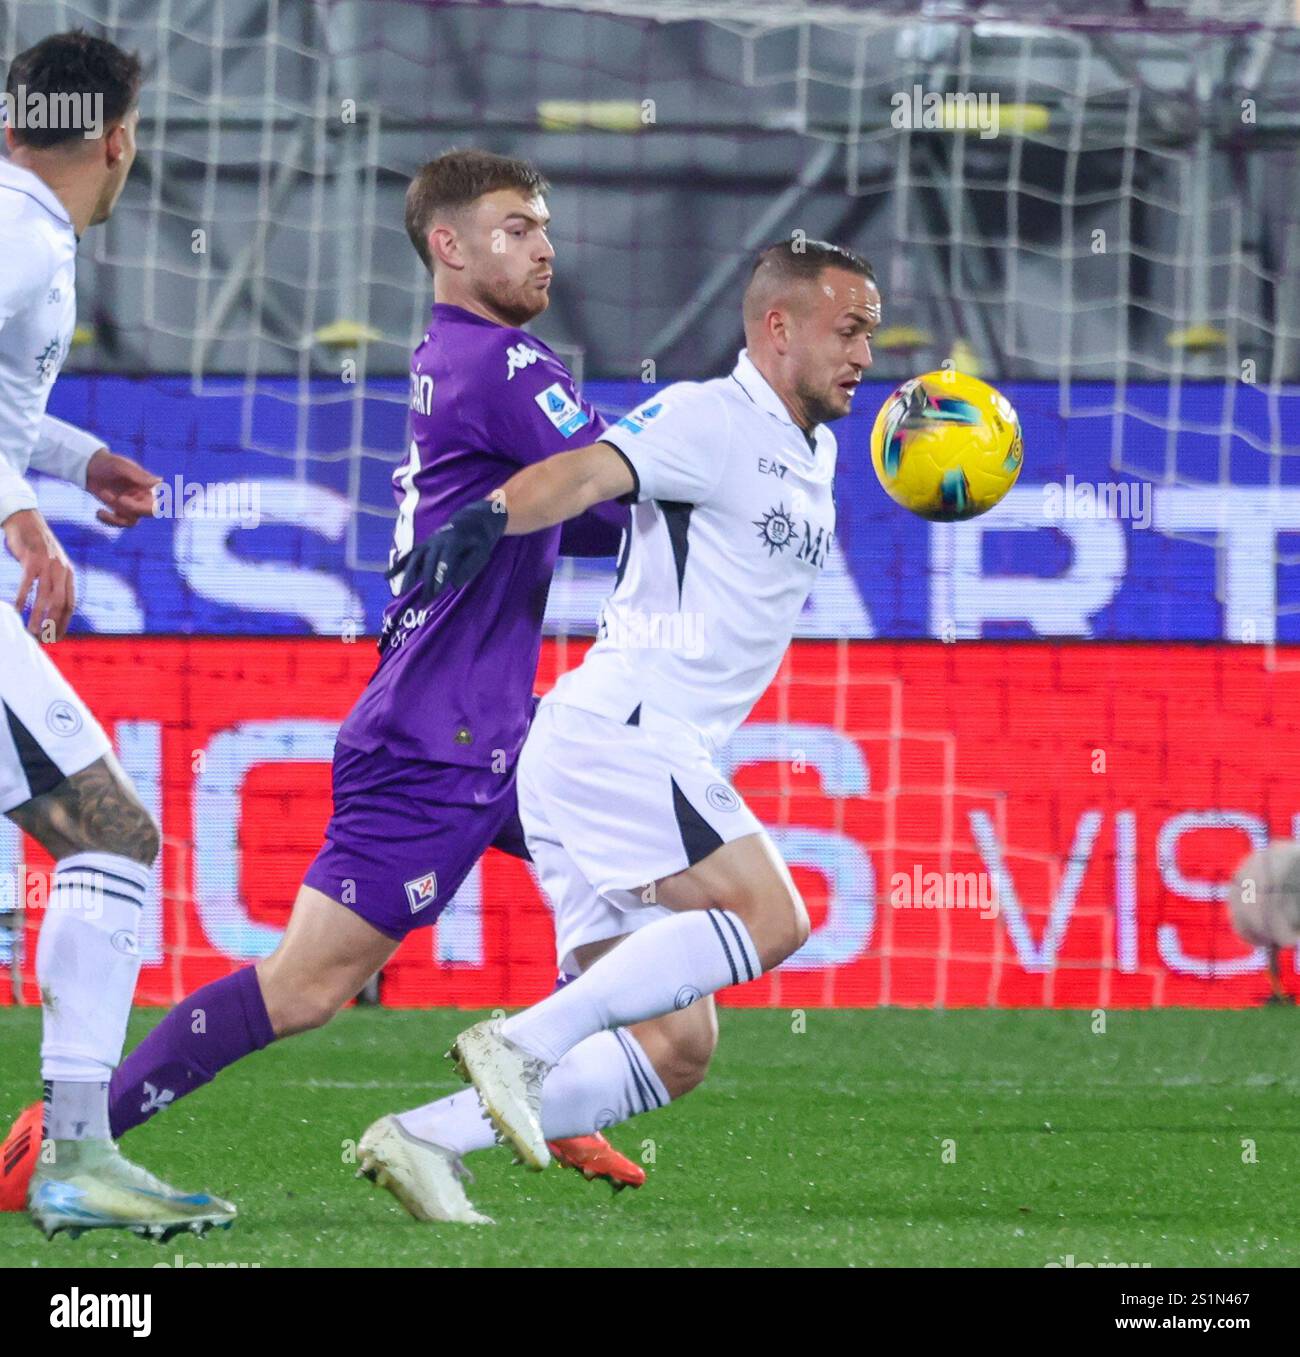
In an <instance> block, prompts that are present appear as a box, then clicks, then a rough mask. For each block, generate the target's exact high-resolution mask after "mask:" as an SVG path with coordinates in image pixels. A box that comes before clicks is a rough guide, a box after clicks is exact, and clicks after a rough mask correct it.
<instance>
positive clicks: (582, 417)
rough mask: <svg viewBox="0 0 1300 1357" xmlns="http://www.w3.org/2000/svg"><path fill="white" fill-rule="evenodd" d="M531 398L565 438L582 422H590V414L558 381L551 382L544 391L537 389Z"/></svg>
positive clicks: (576, 429)
mask: <svg viewBox="0 0 1300 1357" xmlns="http://www.w3.org/2000/svg"><path fill="white" fill-rule="evenodd" d="M533 399H534V400H535V401H536V402H537V404H538V405H540V406H541V407H542V413H543V414H544V415H545V416H546V418H547V419H549V420H550V421H551V423H552V424H554V425H555V427H556V428H557V429H559V431H560V432H561V433H562V434H563V435H564V436H565V438H568V437H569V436H570V435H571V434H575V433H577V432H578V430H579V429H581V428H582V426H583V425H584V424H587V423H589V422H590V419H591V416H590V415H588V414H587V412H586V411H585V410H584V409H583V408H582V407H581V406H580V405H579V404H578V403H577V401H575V400H574V399H573V397H572V396H570V395H569V393H568V392H567V391H565V389H564V388H563V387H562V386H561V385H560V384H559V382H552V383H551V385H550V386H548V387H547V388H546V390H545V391H539V392H538V393H537V394H536V395H535V396H534V397H533Z"/></svg>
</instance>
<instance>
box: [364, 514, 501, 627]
mask: <svg viewBox="0 0 1300 1357" xmlns="http://www.w3.org/2000/svg"><path fill="white" fill-rule="evenodd" d="M507 517H508V516H507V514H506V512H505V509H504V507H497V504H496V502H495V501H493V500H487V499H478V500H475V501H474V502H473V503H472V504H467V505H465V506H464V508H462V509H457V510H456V512H455V513H454V514H452V516H451V517H450V518H449V519H448V520H447V521H446V522H445V523H444V524H443V525H442V527H440V528H439V529H438V530H437V532H435V533H432V534H430V535H429V536H428V537H426V538H425V539H424V541H423V542H421V543H420V544H419V545H418V546H417V547H416V548H415V549H414V550H413V551H412V552H411V553H410V555H408V556H403V557H402V559H401V560H400V561H395V562H394V563H393V565H392V566H391V567H390V568H389V570H388V572H387V576H386V578H388V579H390V580H391V579H392V578H393V576H394V575H402V576H403V578H402V592H403V593H406V592H407V591H408V590H410V589H413V588H414V587H415V585H416V584H417V583H418V584H420V585H421V588H420V594H419V597H418V598H417V599H416V602H417V603H422V602H424V601H425V600H426V599H431V598H436V597H437V596H438V595H439V594H440V593H442V591H443V590H444V589H459V588H460V587H461V586H462V585H464V584H468V583H469V582H470V580H472V579H473V578H474V576H475V575H477V574H478V572H479V571H480V570H482V569H483V567H484V566H485V565H486V564H487V562H488V557H489V556H491V555H492V552H493V549H494V548H495V547H496V544H497V542H498V541H499V540H500V538H501V536H502V535H503V534H504V533H505V530H506V520H507Z"/></svg>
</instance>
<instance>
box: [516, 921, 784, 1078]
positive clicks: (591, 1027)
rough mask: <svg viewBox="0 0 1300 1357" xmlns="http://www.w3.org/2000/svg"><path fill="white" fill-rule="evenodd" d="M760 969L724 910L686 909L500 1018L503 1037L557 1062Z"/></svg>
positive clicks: (738, 925) (749, 942)
mask: <svg viewBox="0 0 1300 1357" xmlns="http://www.w3.org/2000/svg"><path fill="white" fill-rule="evenodd" d="M761 973H762V967H761V966H760V965H759V963H758V952H757V949H756V948H755V947H754V942H753V939H752V938H751V937H750V936H749V930H748V929H747V928H746V927H745V925H744V924H743V923H742V922H741V920H740V918H739V917H738V916H737V915H735V914H733V913H732V912H731V911H730V910H728V909H706V910H690V911H687V912H684V913H681V914H674V915H672V917H671V918H667V919H659V920H657V921H656V922H654V923H652V924H647V925H646V926H645V927H644V928H639V929H637V931H636V932H635V933H631V934H629V935H628V936H627V937H626V938H624V939H623V941H622V942H620V943H619V945H618V946H617V947H614V948H612V949H611V950H610V951H608V952H606V953H605V955H604V956H602V957H601V958H599V960H597V961H595V962H593V964H592V965H591V967H590V968H589V969H588V970H586V971H584V972H583V973H582V974H581V975H580V976H579V977H578V978H577V979H576V980H574V981H572V982H571V983H570V984H568V985H566V986H565V987H564V988H563V989H562V990H557V991H556V992H555V993H554V994H552V995H550V996H549V997H547V998H545V999H543V1000H542V1001H541V1002H540V1003H537V1004H534V1005H533V1006H532V1008H526V1009H524V1011H523V1012H522V1013H516V1014H515V1016H514V1017H513V1018H507V1019H506V1020H505V1022H504V1023H502V1025H501V1032H502V1035H503V1036H506V1037H509V1039H510V1040H511V1041H513V1042H515V1043H516V1044H517V1045H519V1046H522V1047H523V1049H524V1050H525V1051H527V1052H528V1053H529V1054H530V1055H535V1056H539V1057H540V1058H541V1059H542V1060H545V1061H546V1062H547V1063H548V1064H551V1065H558V1064H559V1062H560V1061H561V1059H563V1057H564V1055H565V1054H566V1052H568V1051H570V1050H571V1049H572V1048H573V1047H575V1046H576V1045H577V1044H578V1043H579V1042H580V1041H583V1040H585V1039H586V1038H587V1037H590V1036H592V1035H594V1034H595V1033H596V1032H602V1031H605V1030H606V1029H608V1028H611V1027H626V1026H628V1025H630V1024H631V1023H634V1022H645V1021H646V1020H647V1019H648V1018H657V1017H659V1016H660V1015H661V1014H664V1013H671V1012H673V1011H674V1009H681V1008H685V1007H686V1006H687V1005H688V1004H693V1003H694V1002H695V1000H696V999H699V998H701V997H702V996H703V995H705V994H712V993H714V991H715V990H720V989H722V988H723V987H724V986H726V985H737V984H740V983H741V982H743V981H745V980H756V979H757V978H758V976H759V975H760V974H761Z"/></svg>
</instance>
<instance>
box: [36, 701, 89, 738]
mask: <svg viewBox="0 0 1300 1357" xmlns="http://www.w3.org/2000/svg"><path fill="white" fill-rule="evenodd" d="M45 724H46V725H47V726H49V728H50V729H51V730H52V731H53V732H54V733H55V734H56V735H75V734H76V733H77V732H78V731H79V730H80V729H81V713H80V712H79V711H78V710H77V709H76V707H74V706H73V705H72V703H71V702H64V701H63V699H62V698H60V699H59V700H58V701H57V702H51V703H50V705H49V708H48V709H47V710H46V713H45Z"/></svg>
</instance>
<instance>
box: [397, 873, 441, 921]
mask: <svg viewBox="0 0 1300 1357" xmlns="http://www.w3.org/2000/svg"><path fill="white" fill-rule="evenodd" d="M405 886H406V899H407V902H408V903H409V904H410V906H411V913H412V914H418V913H419V912H420V911H421V910H422V909H427V908H428V906H429V905H431V904H433V902H434V901H435V900H436V899H437V898H438V873H437V872H429V873H428V874H427V875H425V876H417V877H416V878H415V880H414V881H407V882H406V883H405Z"/></svg>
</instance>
